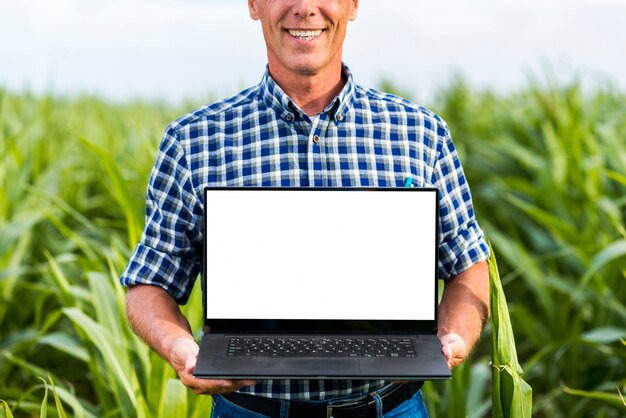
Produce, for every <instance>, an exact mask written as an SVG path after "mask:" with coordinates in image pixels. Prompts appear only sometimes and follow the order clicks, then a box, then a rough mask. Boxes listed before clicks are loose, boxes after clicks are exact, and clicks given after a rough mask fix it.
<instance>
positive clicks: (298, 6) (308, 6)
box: [293, 0, 316, 18]
mask: <svg viewBox="0 0 626 418" xmlns="http://www.w3.org/2000/svg"><path fill="white" fill-rule="evenodd" d="M315 2H316V0H296V1H295V4H294V6H293V12H294V14H295V15H296V16H298V17H300V18H307V17H311V16H315Z"/></svg>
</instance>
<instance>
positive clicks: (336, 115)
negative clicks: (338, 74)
mask: <svg viewBox="0 0 626 418" xmlns="http://www.w3.org/2000/svg"><path fill="white" fill-rule="evenodd" d="M343 75H344V76H345V77H346V84H345V85H344V86H343V88H342V89H341V91H340V92H339V94H338V95H337V97H335V98H334V99H333V101H332V102H330V104H329V105H328V106H326V108H325V109H324V110H323V111H322V113H327V114H328V115H329V116H330V117H331V118H332V119H333V120H334V121H335V123H337V124H339V123H341V122H342V121H343V120H344V119H345V115H346V113H347V112H348V111H349V110H350V108H351V107H352V103H353V102H354V92H355V90H356V87H355V85H354V81H353V79H352V73H351V72H350V69H349V68H348V66H347V65H345V64H344V65H343ZM259 94H260V95H261V97H262V99H263V100H264V101H265V103H266V104H267V105H268V106H269V107H270V108H273V109H275V110H276V113H277V114H279V115H280V117H281V118H282V119H283V120H285V121H287V122H292V121H293V120H295V119H304V120H307V121H310V118H309V116H308V115H307V114H306V113H304V111H302V109H300V108H299V107H298V105H296V104H295V103H294V102H293V100H292V99H291V97H289V96H288V95H287V94H286V93H285V92H284V91H283V89H281V88H280V86H279V85H278V84H276V81H274V79H273V78H272V76H271V75H270V72H269V68H266V69H265V74H264V75H263V79H262V80H261V83H260V84H259Z"/></svg>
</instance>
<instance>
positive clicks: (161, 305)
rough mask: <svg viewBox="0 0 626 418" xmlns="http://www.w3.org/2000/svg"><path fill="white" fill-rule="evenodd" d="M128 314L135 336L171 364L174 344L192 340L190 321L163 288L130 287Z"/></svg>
mask: <svg viewBox="0 0 626 418" xmlns="http://www.w3.org/2000/svg"><path fill="white" fill-rule="evenodd" d="M126 314H127V315H128V321H129V322H130V325H131V327H132V328H133V330H134V331H135V333H136V334H137V335H138V336H139V337H141V338H142V339H143V340H144V341H145V342H146V343H147V344H148V345H149V346H150V347H152V349H154V350H155V351H156V352H158V353H159V354H160V355H161V356H162V357H163V358H164V359H166V360H168V361H169V360H170V359H169V352H170V347H171V345H172V342H173V341H175V340H176V339H179V338H187V339H193V335H192V333H191V327H190V326H189V322H188V321H187V318H185V316H184V315H183V314H182V313H181V312H180V309H179V307H178V304H177V303H176V301H175V300H174V299H173V298H172V297H171V296H170V295H169V294H168V293H167V292H166V291H165V290H163V289H162V288H160V287H157V286H149V285H137V286H133V287H131V288H130V289H129V290H128V293H127V295H126Z"/></svg>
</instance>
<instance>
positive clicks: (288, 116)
mask: <svg viewBox="0 0 626 418" xmlns="http://www.w3.org/2000/svg"><path fill="white" fill-rule="evenodd" d="M292 119H293V116H291V114H288V115H287V121H288V122H291V120H292Z"/></svg>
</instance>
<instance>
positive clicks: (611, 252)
mask: <svg viewBox="0 0 626 418" xmlns="http://www.w3.org/2000/svg"><path fill="white" fill-rule="evenodd" d="M621 257H626V240H619V241H615V242H613V243H611V244H609V245H608V246H606V247H605V248H604V249H603V250H602V251H600V252H599V253H598V254H596V255H595V256H594V257H593V259H592V260H591V265H590V266H589V269H588V270H587V272H586V273H585V275H584V276H583V278H582V280H581V281H580V284H579V285H578V291H580V289H583V288H584V287H586V286H587V285H588V284H589V281H590V280H591V278H592V277H593V275H594V274H595V273H596V272H598V270H600V269H601V268H603V267H604V266H606V265H607V264H608V263H610V262H612V261H613V260H616V259H618V258H621Z"/></svg>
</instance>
